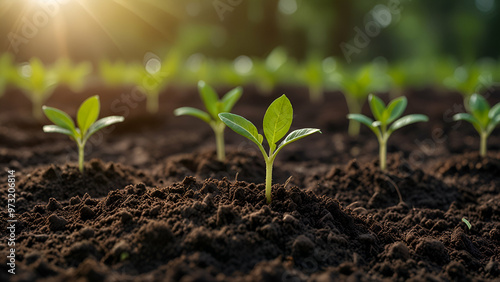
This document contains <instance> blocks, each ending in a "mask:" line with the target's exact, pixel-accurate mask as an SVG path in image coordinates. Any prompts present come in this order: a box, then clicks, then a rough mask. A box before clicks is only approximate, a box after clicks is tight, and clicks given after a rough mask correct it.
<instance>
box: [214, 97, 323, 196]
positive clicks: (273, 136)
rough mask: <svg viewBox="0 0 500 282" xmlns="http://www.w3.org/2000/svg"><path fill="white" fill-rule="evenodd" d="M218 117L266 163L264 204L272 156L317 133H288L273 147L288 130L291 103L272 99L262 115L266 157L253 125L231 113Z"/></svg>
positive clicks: (269, 183) (300, 131) (268, 187)
mask: <svg viewBox="0 0 500 282" xmlns="http://www.w3.org/2000/svg"><path fill="white" fill-rule="evenodd" d="M219 117H220V119H221V120H222V122H224V123H225V124H226V125H227V126H229V128H231V129H232V130H234V131H235V132H236V133H238V134H240V135H243V136H244V137H246V138H248V139H249V140H250V141H252V142H254V143H255V144H256V145H257V146H258V147H259V149H260V151H261V153H262V155H263V156H264V160H265V162H266V200H267V203H268V204H269V203H271V187H272V177H273V163H274V160H275V158H276V155H277V154H278V153H279V152H280V151H281V149H283V147H285V146H286V145H288V144H290V143H292V142H294V141H297V140H299V139H301V138H304V137H306V136H309V135H311V134H313V133H316V132H319V133H321V131H320V130H319V129H316V128H303V129H298V130H294V131H292V133H290V134H288V136H287V137H286V138H285V139H284V140H283V141H282V142H281V143H280V144H279V146H276V143H277V142H278V141H279V140H280V139H281V138H283V137H284V136H285V134H286V133H287V132H288V130H289V129H290V126H291V124H292V119H293V108H292V104H291V103H290V100H288V98H287V97H286V96H285V95H282V96H281V97H279V98H278V99H276V100H274V102H273V103H271V105H270V106H269V108H267V111H266V114H265V115H264V122H263V127H264V135H265V136H266V140H267V143H268V144H269V154H267V153H266V151H265V150H264V147H263V146H262V141H263V140H264V137H263V136H262V135H261V134H259V132H258V131H257V127H255V125H253V123H251V122H250V121H249V120H247V119H245V118H244V117H242V116H239V115H235V114H231V113H221V114H219Z"/></svg>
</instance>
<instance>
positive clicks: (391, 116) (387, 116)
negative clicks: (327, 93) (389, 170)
mask: <svg viewBox="0 0 500 282" xmlns="http://www.w3.org/2000/svg"><path fill="white" fill-rule="evenodd" d="M368 101H369V103H370V109H371V111H372V114H373V116H374V117H375V121H373V120H372V119H371V118H369V117H367V116H365V115H362V114H349V115H347V118H348V119H351V120H356V121H358V122H360V123H362V124H364V125H366V126H368V127H369V128H370V129H371V130H372V131H373V133H375V135H376V136H377V139H378V143H379V157H380V169H381V170H385V169H386V163H387V140H388V139H389V136H391V134H392V133H393V132H394V131H396V130H398V129H400V128H401V127H403V126H407V125H409V124H412V123H415V122H424V121H428V120H429V118H428V117H427V116H425V115H420V114H413V115H407V116H404V117H402V118H399V117H400V116H401V115H402V114H403V112H404V110H405V109H406V105H407V100H406V97H399V98H396V99H394V100H392V101H391V102H390V103H389V105H388V106H387V107H386V105H385V104H384V102H383V101H382V100H381V99H380V98H378V97H377V96H375V95H372V94H370V95H369V96H368ZM397 118H399V119H398V120H396V119H397ZM393 122H394V123H393ZM391 123H392V124H391Z"/></svg>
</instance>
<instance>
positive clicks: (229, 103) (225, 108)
mask: <svg viewBox="0 0 500 282" xmlns="http://www.w3.org/2000/svg"><path fill="white" fill-rule="evenodd" d="M242 93H243V88H241V87H236V88H234V89H232V90H231V91H229V92H227V93H226V95H224V97H222V100H221V102H222V109H221V112H230V111H231V109H233V107H234V104H236V102H238V100H239V99H240V97H241V94H242Z"/></svg>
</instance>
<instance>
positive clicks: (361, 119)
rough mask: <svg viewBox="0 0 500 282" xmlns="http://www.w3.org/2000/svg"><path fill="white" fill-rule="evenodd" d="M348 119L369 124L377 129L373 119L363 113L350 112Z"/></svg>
mask: <svg viewBox="0 0 500 282" xmlns="http://www.w3.org/2000/svg"><path fill="white" fill-rule="evenodd" d="M347 118H348V119H353V120H355V121H358V122H360V123H362V124H364V125H366V126H368V127H369V128H371V129H375V127H374V126H373V120H372V119H371V118H369V117H367V116H365V115H362V114H348V115H347Z"/></svg>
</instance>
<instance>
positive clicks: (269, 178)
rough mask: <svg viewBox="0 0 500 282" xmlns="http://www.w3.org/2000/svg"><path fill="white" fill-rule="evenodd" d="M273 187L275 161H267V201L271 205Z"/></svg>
mask: <svg viewBox="0 0 500 282" xmlns="http://www.w3.org/2000/svg"><path fill="white" fill-rule="evenodd" d="M272 186H273V161H272V160H268V161H266V201H267V203H268V204H270V203H271V192H272V191H271V189H272Z"/></svg>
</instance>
